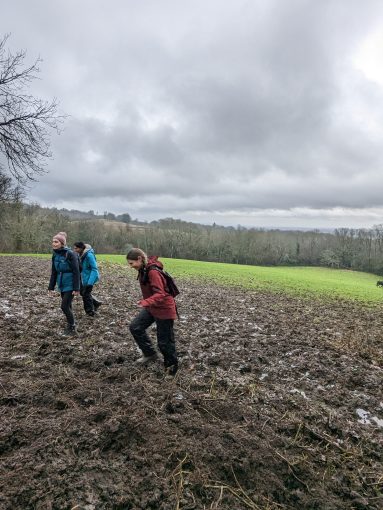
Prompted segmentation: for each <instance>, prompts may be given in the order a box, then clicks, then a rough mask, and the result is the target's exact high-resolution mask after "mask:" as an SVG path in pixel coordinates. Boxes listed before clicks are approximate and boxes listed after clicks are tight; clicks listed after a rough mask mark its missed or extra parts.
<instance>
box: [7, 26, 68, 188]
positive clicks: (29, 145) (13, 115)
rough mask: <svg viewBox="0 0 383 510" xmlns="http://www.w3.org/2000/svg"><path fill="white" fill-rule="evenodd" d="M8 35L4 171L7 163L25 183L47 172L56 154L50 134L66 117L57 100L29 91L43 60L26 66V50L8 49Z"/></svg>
mask: <svg viewBox="0 0 383 510" xmlns="http://www.w3.org/2000/svg"><path fill="white" fill-rule="evenodd" d="M8 37H9V35H6V36H4V37H3V39H2V40H0V156H1V155H2V156H3V157H2V158H1V159H0V170H3V169H4V166H6V167H7V170H8V171H9V173H10V174H11V175H12V176H13V177H14V178H16V179H17V180H18V182H19V183H22V184H25V183H26V182H27V181H28V180H36V176H37V175H40V174H42V173H44V172H45V165H46V163H45V161H46V159H47V158H48V159H49V158H51V157H52V154H51V152H50V137H49V134H50V131H51V130H52V129H53V130H55V131H56V132H58V131H59V125H60V123H61V122H62V120H63V116H60V115H59V114H58V104H57V101H56V100H55V99H54V100H53V101H51V102H47V101H44V100H42V99H38V98H35V97H34V96H32V95H30V94H28V93H27V92H26V90H27V88H28V86H29V84H30V83H31V82H32V81H33V80H35V79H37V75H38V73H39V72H40V69H39V63H40V62H41V59H40V58H38V59H37V60H36V61H35V62H34V63H33V64H32V65H29V66H27V65H25V63H24V61H25V57H26V52H25V51H18V52H17V53H15V54H12V53H11V52H10V51H9V50H8V51H7V50H6V42H7V40H8ZM1 160H3V161H4V164H3V165H2V161H1Z"/></svg>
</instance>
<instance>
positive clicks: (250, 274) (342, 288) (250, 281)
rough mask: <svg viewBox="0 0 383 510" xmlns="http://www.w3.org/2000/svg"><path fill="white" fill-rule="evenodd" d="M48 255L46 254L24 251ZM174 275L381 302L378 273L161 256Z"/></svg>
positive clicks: (120, 260) (112, 258) (118, 258)
mask: <svg viewBox="0 0 383 510" xmlns="http://www.w3.org/2000/svg"><path fill="white" fill-rule="evenodd" d="M25 255H28V256H35V257H42V258H49V257H50V256H51V255H50V254H34V255H31V254H25ZM97 259H98V260H99V261H100V262H104V263H112V264H113V263H116V264H122V265H125V264H126V260H125V256H124V255H97ZM161 260H162V261H163V263H164V264H165V267H166V269H167V270H168V271H169V272H170V273H172V274H173V275H174V276H175V277H176V278H177V277H178V278H181V279H183V280H184V279H199V280H203V281H204V282H206V281H212V282H216V283H219V284H222V285H225V286H238V287H244V288H248V289H260V290H270V291H273V292H287V293H289V294H293V295H316V296H318V297H319V296H323V297H326V298H329V297H331V298H334V299H337V298H339V299H352V300H358V301H361V302H365V303H370V304H379V303H381V302H382V301H383V289H381V288H378V287H377V286H376V281H377V280H378V279H379V277H378V276H376V275H374V274H370V273H361V272H356V271H348V270H341V269H328V268H323V267H285V266H279V267H263V266H243V265H236V264H220V263H215V262H199V261H194V260H181V259H166V258H163V259H161Z"/></svg>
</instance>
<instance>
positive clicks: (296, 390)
mask: <svg viewBox="0 0 383 510" xmlns="http://www.w3.org/2000/svg"><path fill="white" fill-rule="evenodd" d="M290 393H299V395H301V396H302V397H303V398H305V399H306V400H308V399H309V398H308V396H307V395H306V393H305V392H304V391H302V390H298V389H297V388H294V389H293V390H290Z"/></svg>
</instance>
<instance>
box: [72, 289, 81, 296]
mask: <svg viewBox="0 0 383 510" xmlns="http://www.w3.org/2000/svg"><path fill="white" fill-rule="evenodd" d="M79 295H80V291H79V290H74V291H73V292H72V296H79Z"/></svg>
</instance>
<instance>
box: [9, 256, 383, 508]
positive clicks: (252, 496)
mask: <svg viewBox="0 0 383 510" xmlns="http://www.w3.org/2000/svg"><path fill="white" fill-rule="evenodd" d="M101 269H102V280H101V282H100V284H99V285H98V287H97V288H96V290H95V295H96V296H97V297H99V298H100V299H101V300H102V301H103V305H102V306H101V308H100V313H99V315H98V316H97V317H96V318H94V319H90V318H86V317H85V315H84V312H83V310H82V303H81V300H79V299H77V300H76V303H75V305H74V308H75V314H76V318H77V320H78V329H79V334H78V336H77V337H74V338H69V339H68V338H66V337H64V336H62V330H63V327H64V320H63V314H62V312H61V310H60V308H59V304H60V303H59V301H60V300H59V297H58V295H57V297H53V298H52V297H49V296H48V294H47V290H46V289H47V285H48V280H49V273H50V261H49V260H41V259H35V258H30V257H1V258H0V328H1V342H0V350H1V352H0V355H1V386H0V390H1V397H0V409H1V423H0V461H1V472H0V489H1V500H0V508H1V509H12V510H15V509H37V510H43V509H44V510H45V509H46V510H48V509H49V510H51V509H68V510H70V509H71V510H75V509H76V510H96V509H97V510H98V509H115V510H122V509H155V510H181V509H182V510H192V509H198V510H199V509H222V510H242V509H243V510H244V509H249V508H250V509H262V510H264V509H266V510H267V509H270V510H273V509H296V508H299V509H307V510H308V509H310V510H314V509H318V510H319V509H321V510H322V509H323V510H335V509H342V510H344V509H357V510H362V509H380V508H383V497H382V492H381V491H382V481H383V470H382V458H383V453H382V452H383V449H382V431H383V428H382V427H383V396H382V381H383V377H382V374H383V369H382V368H383V367H382V361H383V348H382V338H383V334H382V327H383V312H382V307H375V308H367V307H364V306H362V305H360V304H356V303H352V302H346V301H344V302H342V301H339V300H338V301H328V302H323V301H316V300H314V299H312V300H308V299H304V298H302V299H299V298H292V297H288V296H285V295H284V294H283V293H278V292H276V293H273V294H272V293H269V294H267V293H259V292H254V291H244V290H241V289H229V288H224V287H219V286H215V285H212V284H203V283H201V284H196V283H190V282H185V281H184V282H183V281H178V282H177V283H178V284H179V286H180V288H181V295H180V296H179V297H178V298H177V300H178V306H179V312H180V320H179V321H177V322H176V325H175V331H176V335H177V343H178V351H179V355H180V367H181V368H180V371H179V373H178V375H177V377H176V378H175V379H174V380H170V381H169V380H167V379H165V378H164V374H163V369H162V366H161V363H154V364H152V365H150V366H148V367H138V366H137V365H136V364H135V360H136V359H137V357H138V352H137V350H136V348H135V346H134V343H133V341H132V338H131V336H130V333H129V329H128V325H129V322H130V320H131V319H132V318H133V317H134V315H135V314H136V312H137V308H136V306H135V303H136V301H137V299H138V298H139V288H138V284H137V282H136V281H135V275H134V274H133V272H132V271H131V270H129V269H128V268H125V267H121V266H113V265H106V264H104V265H103V266H101ZM382 299H383V291H382ZM151 335H153V337H154V336H155V331H154V329H153V330H152V331H151Z"/></svg>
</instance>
